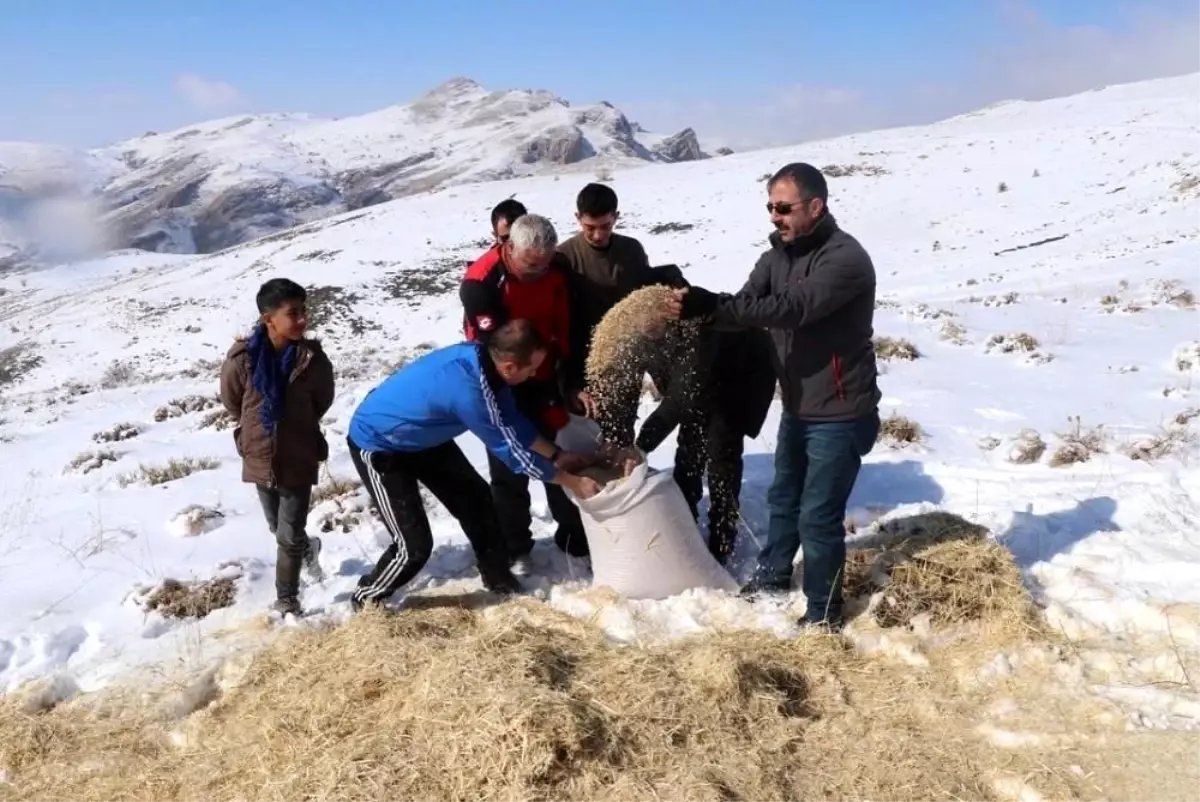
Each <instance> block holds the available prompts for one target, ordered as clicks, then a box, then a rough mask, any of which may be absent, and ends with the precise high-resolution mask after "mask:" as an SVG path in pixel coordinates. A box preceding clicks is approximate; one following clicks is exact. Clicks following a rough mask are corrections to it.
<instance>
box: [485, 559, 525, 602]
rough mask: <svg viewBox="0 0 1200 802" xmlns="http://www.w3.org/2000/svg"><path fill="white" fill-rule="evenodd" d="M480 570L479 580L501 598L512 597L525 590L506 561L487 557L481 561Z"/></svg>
mask: <svg viewBox="0 0 1200 802" xmlns="http://www.w3.org/2000/svg"><path fill="white" fill-rule="evenodd" d="M478 568H479V578H480V580H482V581H483V586H484V587H485V588H486V589H487V590H489V591H491V592H492V593H495V594H498V595H500V596H510V595H512V594H514V593H521V592H522V591H524V590H525V588H524V587H522V586H521V583H520V582H519V581H518V580H517V578H516V577H515V576H513V572H512V570H510V569H509V567H508V565H507V561H506V560H498V559H494V558H492V557H485V558H483V559H480V560H479V565H478Z"/></svg>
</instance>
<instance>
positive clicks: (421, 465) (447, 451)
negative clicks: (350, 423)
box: [347, 438, 502, 603]
mask: <svg viewBox="0 0 1200 802" xmlns="http://www.w3.org/2000/svg"><path fill="white" fill-rule="evenodd" d="M347 442H348V444H349V446H350V459H352V460H353V461H354V467H355V469H357V470H358V475H359V478H361V479H362V483H363V486H364V487H366V488H367V492H368V493H370V494H371V500H372V501H373V502H374V503H375V508H376V509H377V510H378V511H379V517H380V518H382V519H383V523H384V526H386V527H387V530H388V534H390V535H391V536H392V545H390V546H388V547H387V549H386V550H385V551H384V552H383V556H381V557H380V558H379V562H377V563H376V564H375V568H374V570H372V571H371V573H369V574H367V575H366V576H364V577H363V578H362V579H360V580H359V583H358V587H357V588H356V589H355V591H354V598H355V599H356V600H357V601H358V602H360V603H362V602H370V601H382V600H384V599H386V598H388V597H389V596H391V595H392V594H393V593H395V592H396V591H397V590H399V589H400V588H401V587H403V586H404V585H406V584H408V583H409V582H411V581H412V578H413V577H414V576H416V575H417V573H418V572H419V571H420V570H421V569H422V568H423V567H424V566H425V563H426V562H428V561H429V555H430V554H431V553H432V551H433V533H432V532H431V531H430V529H429V517H428V516H427V515H426V514H425V504H424V502H423V501H422V500H421V491H420V489H419V487H418V482H419V483H420V484H423V485H425V487H426V488H428V489H429V492H430V493H432V494H433V496H434V498H436V499H437V500H438V501H440V502H441V503H442V504H443V505H444V506H445V507H446V509H447V511H449V513H450V514H451V515H452V516H454V518H455V520H457V521H458V523H459V525H460V526H461V527H462V529H463V533H464V534H465V535H466V536H467V540H469V541H470V543H471V547H472V548H473V549H474V550H475V555H476V558H477V559H480V560H482V559H485V558H486V557H488V556H489V555H493V554H497V553H501V549H502V543H501V540H500V523H499V520H498V519H497V517H496V508H495V505H494V504H493V503H492V494H491V491H490V489H489V488H488V483H487V480H485V479H484V478H483V477H482V476H480V475H479V472H478V471H476V470H475V468H474V466H472V465H471V463H470V461H468V460H467V457H466V455H464V454H463V453H462V450H461V449H459V447H458V446H457V445H456V444H455V443H454V441H453V440H451V441H450V442H448V443H443V444H442V445H440V446H435V447H433V448H430V449H426V450H425V451H413V452H394V451H393V452H381V451H374V452H372V451H364V450H362V449H360V448H359V447H358V446H357V445H355V443H354V441H353V440H349V439H348V438H347Z"/></svg>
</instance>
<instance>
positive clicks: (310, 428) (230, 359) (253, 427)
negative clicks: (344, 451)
mask: <svg viewBox="0 0 1200 802" xmlns="http://www.w3.org/2000/svg"><path fill="white" fill-rule="evenodd" d="M246 344H247V343H246V340H244V339H239V340H238V341H237V342H235V343H234V344H233V347H232V348H230V349H229V353H228V354H226V356H225V363H224V364H223V365H222V366H221V403H222V404H223V405H224V406H225V410H226V411H227V412H228V413H229V414H230V415H232V416H233V418H234V420H235V421H236V428H235V429H234V432H233V439H234V443H235V444H236V445H237V451H238V456H240V457H241V458H242V481H244V482H252V483H254V484H258V485H266V486H268V487H305V486H311V485H315V484H316V483H317V472H318V470H319V468H320V466H321V463H322V462H324V461H325V460H326V459H328V458H329V444H328V443H327V442H326V441H325V436H324V435H323V434H322V433H321V426H320V421H321V418H322V417H324V415H325V413H326V412H328V411H329V407H330V406H331V405H332V404H333V365H332V363H330V361H329V357H328V356H326V355H325V351H324V350H323V349H322V348H321V344H320V343H319V342H318V341H316V340H301V341H300V342H299V343H298V344H297V345H298V348H299V353H297V355H296V363H295V366H294V367H293V368H292V375H291V376H290V377H289V379H288V387H287V393H286V395H285V396H284V401H283V419H282V420H280V422H279V424H278V425H277V426H276V427H275V435H274V437H272V436H271V435H269V434H267V430H266V428H265V427H264V426H263V423H262V405H263V397H262V395H261V394H259V393H258V391H256V390H255V389H254V385H253V383H252V382H251V365H250V357H249V354H248V353H247V352H246Z"/></svg>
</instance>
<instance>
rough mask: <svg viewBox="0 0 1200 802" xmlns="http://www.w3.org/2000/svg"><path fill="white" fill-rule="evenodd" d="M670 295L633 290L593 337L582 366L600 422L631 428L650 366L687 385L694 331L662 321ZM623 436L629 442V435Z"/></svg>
mask: <svg viewBox="0 0 1200 802" xmlns="http://www.w3.org/2000/svg"><path fill="white" fill-rule="evenodd" d="M674 292H675V291H674V290H673V289H672V288H670V287H665V286H651V287H643V288H641V289H639V290H635V291H634V292H632V293H630V294H629V295H627V296H625V298H623V299H622V300H621V302H620V303H618V304H617V305H616V306H614V307H613V308H612V309H610V310H609V311H608V313H607V314H605V315H604V318H603V319H602V320H601V321H600V323H599V324H598V325H597V326H596V328H595V331H593V333H592V341H591V346H590V349H589V351H588V358H587V364H586V366H585V368H586V377H587V389H588V392H589V393H590V394H591V395H592V397H593V398H594V399H595V400H596V404H597V406H598V407H599V410H600V414H601V415H602V416H603V417H605V418H608V419H615V420H625V419H629V425H632V422H633V419H636V417H637V406H638V403H639V401H640V399H641V395H642V391H643V389H644V387H645V384H644V377H645V375H646V372H647V370H648V369H649V368H650V367H651V366H652V365H655V364H658V365H662V366H664V367H665V368H667V370H668V372H669V373H671V374H672V381H676V380H678V381H688V380H689V379H690V370H691V369H692V357H694V356H695V349H696V345H697V337H698V326H697V324H696V323H695V322H692V321H683V322H680V321H669V320H667V319H666V317H665V316H664V313H663V312H664V309H665V307H666V305H667V302H668V300H669V299H670V298H671V296H672V294H673V293H674ZM624 434H627V435H629V438H630V439H631V437H632V434H631V433H624ZM622 445H627V443H622Z"/></svg>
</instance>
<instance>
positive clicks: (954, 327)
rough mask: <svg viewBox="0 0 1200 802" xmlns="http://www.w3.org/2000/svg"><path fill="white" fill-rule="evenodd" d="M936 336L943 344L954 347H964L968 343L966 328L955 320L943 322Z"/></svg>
mask: <svg viewBox="0 0 1200 802" xmlns="http://www.w3.org/2000/svg"><path fill="white" fill-rule="evenodd" d="M938 336H939V337H940V338H941V339H942V340H944V341H945V342H948V343H953V344H954V345H966V344H967V342H968V341H967V327H966V326H964V325H963V324H962V323H960V322H958V321H957V320H943V321H942V327H941V329H940V331H939V332H938Z"/></svg>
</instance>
